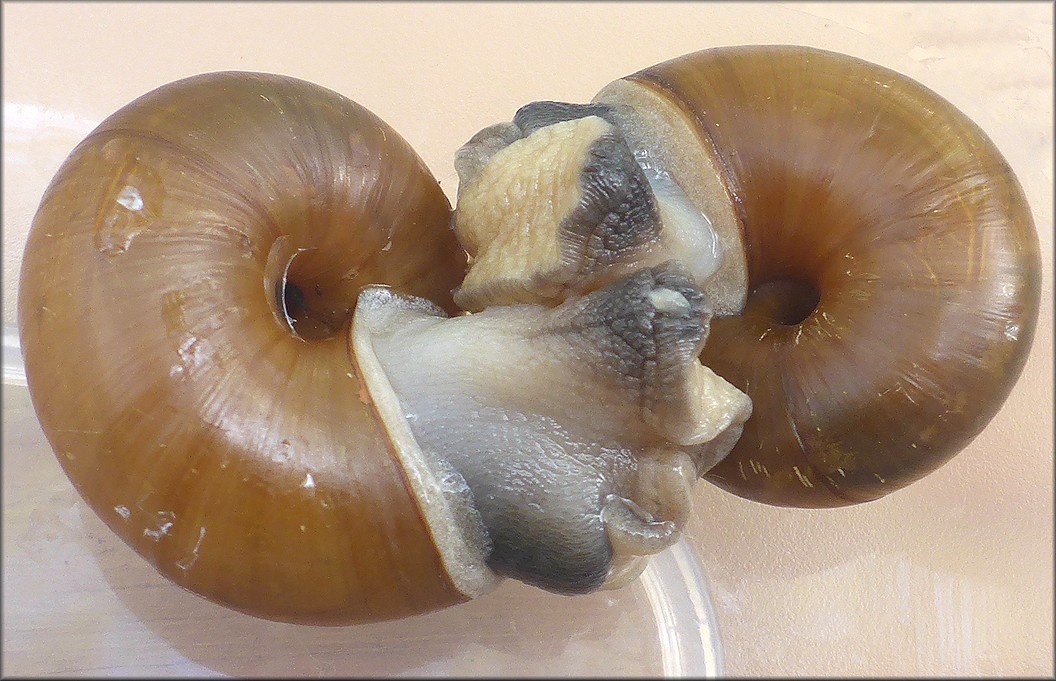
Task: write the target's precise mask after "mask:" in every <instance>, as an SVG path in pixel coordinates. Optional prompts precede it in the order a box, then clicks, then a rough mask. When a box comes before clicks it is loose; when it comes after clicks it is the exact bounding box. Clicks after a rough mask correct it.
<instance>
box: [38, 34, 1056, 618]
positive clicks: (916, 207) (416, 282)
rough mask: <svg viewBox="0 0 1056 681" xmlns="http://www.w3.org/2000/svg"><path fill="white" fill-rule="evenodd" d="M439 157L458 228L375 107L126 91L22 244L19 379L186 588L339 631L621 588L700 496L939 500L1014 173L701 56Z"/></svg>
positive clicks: (1009, 338)
mask: <svg viewBox="0 0 1056 681" xmlns="http://www.w3.org/2000/svg"><path fill="white" fill-rule="evenodd" d="M455 165H456V169H457V171H458V173H459V177H460V186H459V198H458V205H457V209H456V211H455V212H454V222H453V224H454V227H455V230H454V231H453V230H452V229H451V228H450V227H451V224H452V212H451V208H450V205H449V204H448V202H447V200H446V198H445V197H444V195H443V192H442V191H441V190H440V189H439V186H438V185H437V183H436V181H435V180H434V179H433V177H432V175H431V174H430V173H429V171H428V169H426V168H425V166H424V164H423V163H422V161H421V160H420V159H419V158H418V157H417V155H415V153H414V152H413V150H411V149H410V147H409V146H408V145H407V144H406V142H405V141H404V140H403V139H402V138H400V136H399V135H398V134H397V133H396V132H395V131H393V130H392V129H391V128H389V127H388V126H387V125H386V124H385V123H384V122H382V121H380V120H379V119H378V118H376V117H375V116H373V115H372V114H370V113H369V112H367V111H366V110H364V109H363V108H362V107H359V106H358V105H356V104H354V103H353V102H351V101H349V100H347V99H345V98H344V97H341V96H340V95H337V94H336V93H333V92H331V91H329V90H326V89H324V88H320V87H318V86H314V85H311V84H309V83H305V82H303V81H299V80H296V79H292V78H286V77H281V76H274V75H265V74H254V73H234V72H232V73H216V74H207V75H202V76H196V77H193V78H188V79H185V80H182V81H179V82H176V83H172V84H169V85H166V86H163V87H161V88H159V89H157V90H155V91H153V92H151V93H148V94H146V95H144V96H143V97H140V98H139V99H137V100H135V101H134V102H132V103H131V104H129V105H128V106H126V107H124V108H123V109H121V110H119V111H118V112H117V113H115V114H114V115H113V116H111V117H110V118H108V119H107V120H106V121H104V122H103V123H102V124H101V125H100V126H99V127H98V128H97V129H96V130H95V131H93V132H92V133H91V134H90V135H89V136H88V138H87V139H85V140H84V142H82V143H81V144H80V145H79V146H78V147H77V148H76V149H75V150H74V151H73V153H72V154H71V155H70V157H69V158H68V159H67V160H66V162H65V163H64V164H63V166H62V168H61V169H60V170H59V172H58V173H57V175H56V177H55V179H54V180H53V181H52V184H51V186H50V187H49V188H48V190H47V192H46V194H45V196H44V198H43V200H42V202H41V206H40V209H39V210H38V213H37V215H36V217H35V219H34V223H33V226H32V229H31V232H30V235H29V239H28V242H27V247H26V253H25V257H24V260H23V270H22V279H21V288H20V294H19V326H20V332H21V336H22V348H23V352H24V355H25V363H26V372H27V378H28V382H29V387H30V392H31V396H32V399H33V403H34V406H35V408H36V410H37V413H38V416H39V418H40V421H41V425H42V427H43V429H44V432H45V434H46V435H47V437H48V440H49V442H50V443H51V445H52V447H53V448H54V450H55V452H56V454H57V456H58V460H59V462H60V463H61V465H62V466H63V469H64V470H65V472H66V473H67V475H68V476H69V477H70V479H71V481H72V482H73V483H74V485H75V486H76V488H77V490H78V491H79V493H80V494H81V495H82V497H84V499H85V500H86V501H87V502H88V504H89V505H90V506H91V508H92V509H93V510H94V511H95V512H96V513H97V514H98V515H99V516H100V518H102V519H103V521H104V522H105V523H106V524H107V525H108V526H109V527H110V528H111V529H112V530H114V531H115V532H116V533H117V534H118V535H119V536H121V538H122V539H123V540H124V541H125V542H126V543H128V544H129V545H130V546H131V547H132V548H133V549H135V550H136V551H137V552H138V553H139V554H141V555H142V556H143V557H144V558H146V559H147V560H148V561H150V562H151V564H153V565H154V566H155V567H156V568H157V569H158V570H159V571H160V572H161V573H162V574H164V575H165V576H166V577H168V578H169V579H171V580H172V581H174V582H175V583H177V584H179V585H181V586H183V587H185V588H188V589H190V590H192V591H194V592H196V593H198V594H201V595H203V596H205V597H207V598H209V599H211V600H214V601H216V602H218V603H221V604H223V605H226V606H229V607H232V608H235V609H238V610H241V611H243V612H247V613H250V614H253V615H257V616H261V617H266V618H271V619H279V620H284V621H292V622H308V623H323V624H340V623H350V622H361V621H370V620H378V619H387V618H396V617H403V616H407V615H410V614H414V613H421V612H428V611H431V610H435V609H437V608H441V607H445V606H448V605H452V604H454V603H458V602H460V601H464V600H466V599H469V598H472V597H475V596H479V595H481V594H483V593H485V592H487V591H488V590H490V589H491V588H492V587H493V586H494V585H495V583H496V582H497V581H498V580H500V579H502V578H504V577H515V578H518V579H522V580H524V581H526V582H529V583H531V584H535V585H538V586H540V587H542V588H545V589H549V590H551V591H556V592H559V593H570V594H571V593H584V592H589V591H593V590H595V589H598V588H603V587H615V586H619V585H621V584H624V583H626V582H628V581H630V580H631V579H633V578H634V577H635V576H636V575H637V574H638V573H639V572H640V571H641V570H642V569H643V567H644V565H645V560H646V557H647V556H648V555H650V554H653V553H656V552H657V551H660V550H663V548H665V547H666V546H669V545H670V544H671V543H672V542H674V541H675V540H676V539H677V537H678V534H679V531H680V529H681V527H682V525H683V523H684V522H685V521H686V519H687V517H688V515H689V512H690V508H691V503H692V502H691V499H692V487H693V484H694V483H695V481H696V480H697V479H698V478H699V477H702V476H703V477H705V478H707V479H710V480H712V481H714V482H717V483H719V484H720V485H722V486H723V487H725V488H727V489H730V490H732V491H734V492H736V493H738V494H742V495H744V496H748V497H750V498H756V499H758V500H761V501H766V502H770V503H778V504H793V505H835V504H842V503H849V502H852V501H863V500H867V499H870V498H875V497H876V496H879V495H881V494H883V493H885V492H887V491H891V490H893V489H896V488H897V487H899V486H902V485H904V484H907V483H908V482H910V481H912V480H913V479H916V478H917V477H920V476H921V475H923V474H925V473H926V472H927V471H928V470H931V469H933V468H934V467H936V466H937V465H939V464H941V463H942V462H943V461H944V460H945V459H947V458H948V457H949V456H952V454H953V453H955V452H956V451H957V450H958V449H959V448H960V447H962V446H963V445H964V444H965V443H966V442H967V441H968V440H970V439H971V438H972V437H973V436H974V435H975V434H976V433H978V432H979V430H981V429H982V427H983V426H985V424H986V422H987V421H988V420H989V418H990V417H991V416H992V415H993V413H994V412H995V411H996V409H997V408H998V406H999V405H1000V404H1001V402H1002V401H1003V399H1004V397H1005V396H1006V395H1007V393H1008V391H1009V390H1010V389H1011V385H1012V384H1013V383H1014V381H1015V378H1016V376H1017V375H1018V372H1019V370H1020V368H1021V367H1022V363H1023V361H1024V358H1025V355H1026V351H1027V349H1028V348H1029V344H1030V340H1031V337H1032V334H1033V328H1034V320H1035V317H1036V314H1037V305H1038V288H1039V287H1038V270H1039V267H1040V265H1039V259H1038V253H1037V250H1038V247H1037V238H1036V235H1035V234H1034V231H1033V225H1032V223H1031V220H1030V213H1029V210H1028V209H1027V207H1026V204H1025V201H1024V200H1023V197H1022V192H1021V190H1020V189H1019V186H1018V184H1017V183H1016V181H1015V178H1014V177H1013V176H1012V174H1011V172H1010V171H1009V170H1008V168H1007V165H1005V164H1004V162H1003V160H1002V159H1001V157H1000V155H999V154H998V152H997V151H996V150H995V149H994V148H993V145H992V144H991V143H990V142H989V141H988V140H987V139H986V137H985V135H983V134H982V132H981V131H979V130H978V128H976V127H975V126H974V125H973V124H971V123H970V122H969V121H967V120H966V119H965V118H964V117H963V115H961V114H960V113H959V112H957V111H956V110H954V109H953V107H951V106H950V105H949V104H947V103H945V102H944V101H943V100H941V99H940V98H939V97H937V96H936V95H934V94H933V93H931V92H929V91H927V90H925V89H924V88H922V87H921V86H920V85H918V84H916V83H913V82H912V81H909V80H907V79H906V78H904V77H902V76H898V75H897V74H894V73H892V72H890V71H887V70H884V69H881V68H879V67H876V66H873V65H869V64H865V63H863V62H860V61H858V60H854V59H850V58H847V57H842V56H838V55H833V54H830V53H824V52H819V51H816V50H809V49H804V48H736V49H735V48H722V49H719V50H712V51H706V52H702V53H698V54H695V55H690V56H688V57H685V58H682V59H679V60H674V61H672V62H668V63H665V64H662V65H660V66H657V67H654V68H653V69H649V70H646V71H643V72H641V73H639V74H636V75H634V76H631V77H629V78H628V79H625V80H621V81H617V82H616V83H613V84H612V85H610V86H608V87H607V88H605V89H604V90H603V91H602V92H601V94H600V95H599V96H598V98H597V100H596V101H595V102H594V103H592V104H588V105H566V104H557V103H537V104H532V105H529V106H527V107H525V108H524V109H522V110H521V111H520V112H518V113H517V114H516V115H515V116H514V117H513V120H512V122H510V123H502V124H498V125H496V126H491V127H489V128H487V129H486V130H483V131H481V133H480V134H478V135H476V136H475V137H474V138H473V139H472V140H471V141H470V142H469V143H468V144H467V145H466V146H465V147H463V149H461V150H460V151H459V152H458V154H457V157H456V161H455ZM467 252H468V255H469V262H467V259H466V256H467ZM844 273H845V274H844ZM865 357H868V361H866V360H865V359H863V358H865ZM742 431H743V434H742ZM731 450H732V451H731Z"/></svg>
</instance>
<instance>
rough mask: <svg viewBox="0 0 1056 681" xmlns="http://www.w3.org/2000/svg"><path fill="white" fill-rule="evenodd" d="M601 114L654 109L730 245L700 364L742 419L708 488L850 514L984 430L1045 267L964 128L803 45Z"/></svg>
mask: <svg viewBox="0 0 1056 681" xmlns="http://www.w3.org/2000/svg"><path fill="white" fill-rule="evenodd" d="M628 93H629V95H628ZM628 100H631V101H630V102H628ZM597 101H602V102H608V103H610V104H611V103H617V102H624V103H633V104H635V105H639V106H641V105H646V106H647V105H648V104H647V103H659V104H658V105H657V108H654V109H653V111H659V110H661V109H663V111H662V113H657V114H656V115H658V116H661V117H669V119H670V120H676V119H677V120H678V121H679V123H677V124H680V125H685V126H686V128H687V129H688V130H691V131H692V134H693V135H694V136H695V137H696V138H697V140H698V141H699V144H700V145H702V147H703V149H704V150H705V151H706V152H707V154H708V155H709V156H711V157H712V159H714V165H715V167H716V169H717V174H718V177H719V179H720V181H721V184H722V187H723V188H724V189H725V192H726V193H727V194H728V196H729V201H730V205H731V206H732V210H733V212H734V213H735V217H736V221H737V224H738V226H739V227H740V229H741V230H742V231H743V239H744V251H745V254H746V257H747V270H748V291H749V296H748V299H747V304H746V306H745V308H744V310H743V312H742V313H741V314H738V315H730V316H723V317H721V318H720V317H716V318H715V319H714V320H713V322H712V331H711V336H710V337H709V340H708V343H707V345H706V346H705V348H704V351H703V354H702V357H701V359H702V361H703V363H704V364H706V365H707V366H709V367H711V368H712V369H713V370H714V371H715V372H716V373H718V374H719V375H720V376H723V377H724V378H725V379H726V380H728V381H730V382H731V383H733V384H734V385H735V386H737V387H738V388H740V389H741V390H744V391H745V392H747V393H748V395H749V396H750V397H751V398H752V402H753V404H754V413H753V418H752V419H750V420H749V421H748V422H747V423H746V424H745V428H744V433H743V435H742V437H741V438H740V440H739V441H738V443H737V445H736V446H735V447H734V449H733V451H732V453H731V454H730V455H729V456H728V457H726V458H725V459H724V460H723V461H722V462H720V463H719V464H718V465H717V466H716V467H715V468H713V469H712V470H711V471H709V472H708V473H707V475H706V478H707V479H708V480H710V481H712V482H714V483H716V484H718V485H719V486H721V487H723V488H724V489H727V490H729V491H732V492H734V493H736V494H738V495H741V496H744V497H748V498H751V499H756V500H760V501H765V502H769V503H773V504H778V505H791V506H838V505H844V504H849V503H854V502H861V501H867V500H870V499H875V498H877V497H880V496H883V495H884V494H887V493H889V492H891V491H894V490H896V489H898V488H900V487H903V486H905V485H907V484H909V483H910V482H912V481H914V480H916V479H918V478H920V477H921V476H923V475H925V474H927V473H928V472H930V471H932V470H934V469H935V468H937V467H939V466H940V465H942V464H943V463H944V462H945V461H947V460H948V459H949V458H950V457H951V456H953V455H954V454H955V453H956V452H958V451H959V450H960V449H961V448H963V447H964V446H965V445H966V444H967V443H968V442H969V441H970V440H971V439H972V438H974V437H975V436H976V435H977V434H978V433H979V432H980V431H981V430H982V429H983V428H984V427H985V425H986V424H987V423H988V422H989V420H990V419H991V418H992V417H993V416H994V414H995V413H996V412H997V410H998V409H999V407H1000V406H1001V404H1002V403H1003V402H1004V400H1005V398H1006V397H1007V395H1008V393H1009V392H1010V391H1011V389H1012V386H1013V384H1014V383H1015V381H1016V379H1017V378H1018V376H1019V373H1020V371H1021V369H1022V367H1023V364H1024V362H1025V361H1026V357H1027V353H1028V350H1029V348H1030V345H1031V340H1032V338H1033V334H1034V328H1035V323H1036V319H1037V314H1038V305H1039V296H1040V257H1039V251H1038V238H1037V234H1036V231H1035V229H1034V224H1033V220H1032V217H1031V213H1030V209H1029V207H1028V205H1027V202H1026V199H1025V197H1024V195H1023V191H1022V189H1021V187H1020V185H1019V183H1018V181H1017V180H1016V178H1015V176H1014V174H1013V172H1012V170H1011V169H1010V168H1009V166H1008V164H1007V163H1006V161H1005V160H1004V158H1003V157H1002V156H1001V154H1000V152H999V151H998V150H997V149H996V147H995V146H994V145H993V143H992V142H991V141H990V140H989V139H988V138H987V136H986V135H985V134H984V133H983V131H982V130H980V128H979V127H978V126H977V125H975V124H974V123H973V122H972V121H970V120H969V119H968V118H967V117H966V116H965V115H964V114H962V113H961V112H960V111H958V110H957V109H955V108H954V107H953V106H952V105H951V104H949V103H948V102H946V101H945V100H943V99H942V98H941V97H939V96H938V95H936V94H935V93H933V92H931V91H930V90H928V89H926V88H925V87H923V86H922V85H920V84H919V83H916V82H915V81H913V80H911V79H909V78H906V77H904V76H901V75H899V74H897V73H895V72H893V71H890V70H888V69H885V68H882V67H879V66H876V65H873V64H869V63H867V62H863V61H861V60H858V59H855V58H852V57H848V56H844V55H838V54H834V53H831V52H824V51H820V50H814V49H805V48H799V47H736V48H720V49H714V50H706V51H703V52H699V53H695V54H691V55H687V56H684V57H681V58H678V59H674V60H671V61H668V62H665V63H663V64H660V65H657V66H654V67H652V68H648V69H645V70H643V71H641V72H639V73H636V74H634V75H632V76H630V77H628V78H627V79H625V80H624V81H622V82H620V83H617V84H614V85H613V86H610V87H609V88H607V89H606V90H605V91H604V92H603V93H602V95H601V96H600V97H599V98H598V99H597ZM675 165H677V163H676V164H675ZM676 179H677V177H676ZM772 282H778V283H776V284H775V283H772ZM781 282H785V283H781ZM815 302H816V308H814V303H815ZM797 308H798V309H797ZM812 308H814V309H813V310H812ZM804 315H806V316H805V318H804ZM800 320H802V321H800Z"/></svg>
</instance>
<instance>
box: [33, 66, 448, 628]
mask: <svg viewBox="0 0 1056 681" xmlns="http://www.w3.org/2000/svg"><path fill="white" fill-rule="evenodd" d="M449 215H450V205H449V203H448V201H447V199H446V197H445V196H444V194H443V192H442V191H441V189H440V188H439V186H438V185H437V183H436V181H435V180H434V179H433V178H432V176H431V175H430V174H429V172H428V170H427V169H426V168H425V166H424V164H423V163H422V162H421V160H420V159H419V158H418V157H417V155H416V154H415V153H414V151H413V150H412V149H411V148H410V147H409V146H408V145H407V143H406V142H405V141H404V140H403V139H402V138H400V137H399V135H397V134H396V133H395V132H394V131H393V130H392V129H391V128H389V127H388V126H387V125H386V124H385V123H383V122H382V121H381V120H380V119H378V118H376V117H375V116H374V115H373V114H371V113H369V112H367V111H366V110H364V109H363V108H361V107H359V106H358V105H356V104H354V103H352V102H350V101H349V100H347V99H345V98H344V97H341V96H340V95H337V94H336V93H333V92H331V91H329V90H325V89H323V88H321V87H318V86H315V85H312V84H309V83H306V82H303V81H298V80H295V79H292V78H286V77H280V76H273V75H263V74H247V73H214V74H208V75H203V76H197V77H193V78H189V79H186V80H183V81H179V82H176V83H173V84H169V85H166V86H163V87H161V88H159V89H157V90H155V91H153V92H151V93H149V94H147V95H144V96H143V97H141V98H139V99H137V100H136V101H134V102H133V103H131V104H130V105H128V106H127V107H125V108H123V109H122V110H120V111H119V112H118V113H116V114H114V115H113V116H111V117H109V118H108V119H107V120H105V121H104V122H103V123H102V124H101V125H100V126H99V127H98V128H97V129H96V130H95V131H94V132H93V133H91V134H90V135H89V137H88V138H87V139H86V140H84V142H82V143H81V144H80V145H79V146H78V147H77V148H76V149H75V150H74V151H73V153H72V154H71V155H70V157H69V158H68V159H67V160H66V162H65V163H64V165H63V166H62V168H61V169H60V170H59V172H58V174H57V175H56V177H55V178H54V180H53V181H52V183H51V185H50V186H49V188H48V190H47V192H46V194H45V196H44V198H43V200H42V203H41V206H40V209H39V212H38V213H37V215H36V217H35V219H34V222H33V226H32V229H31V232H30V234H29V238H28V244H27V247H26V252H25V258H24V262H23V267H22V276H21V289H20V300H19V325H20V330H21V341H22V348H23V353H24V356H25V364H26V373H27V376H28V379H29V388H30V393H31V396H32V400H33V403H34V406H35V408H36V411H37V413H38V415H39V418H40V421H41V425H42V427H43V429H44V432H45V434H46V435H47V437H48V439H49V441H50V443H51V445H52V447H53V448H54V450H55V452H56V453H57V455H58V460H59V462H60V463H61V464H62V467H63V469H64V470H65V471H66V473H67V475H68V476H69V478H70V479H71V480H72V481H73V483H74V484H75V486H76V487H77V489H78V491H79V492H80V494H81V495H82V496H83V497H84V499H85V500H86V501H87V502H88V503H89V505H90V506H91V507H92V508H93V510H95V512H96V513H97V514H98V515H99V517H100V518H102V519H103V521H104V522H105V523H106V524H107V525H108V526H109V527H110V528H111V529H112V530H113V531H114V532H116V533H117V534H118V535H119V536H121V537H122V539H123V540H124V541H125V542H126V543H128V544H129V545H130V546H131V547H132V548H133V549H135V550H136V551H137V552H138V553H139V554H141V555H142V556H144V557H145V558H146V559H147V560H148V561H150V562H151V563H152V564H153V565H154V566H155V567H156V568H157V569H158V570H159V571H160V572H161V573H162V574H164V575H165V576H167V577H168V578H170V579H171V580H173V581H174V582H176V583H177V584H179V585H181V586H184V587H186V588H188V589H190V590H192V591H194V592H196V593H199V594H202V595H205V596H207V597H208V598H210V599H212V600H215V601H218V602H221V603H224V604H225V605H228V606H230V607H233V608H236V609H238V610H242V611H244V612H248V613H250V614H253V615H257V616H261V617H265V618H272V619H282V620H287V621H295V622H312V623H319V624H336V623H345V622H350V621H365V620H378V619H390V618H394V617H401V616H405V615H408V614H412V613H418V612H424V611H428V610H433V609H437V608H440V607H444V606H446V605H450V604H452V603H456V602H459V601H462V600H465V599H466V596H465V595H464V594H462V593H460V592H459V591H458V590H457V589H456V588H455V587H454V586H453V585H452V583H451V581H450V579H449V578H448V577H447V576H446V575H445V572H444V570H442V569H441V565H440V557H439V556H438V553H437V549H436V547H435V546H434V542H433V541H432V537H431V535H430V533H429V531H428V528H427V527H426V525H425V524H424V523H423V519H422V517H421V514H420V512H419V511H418V509H417V506H416V504H415V502H414V499H413V498H412V496H411V494H410V493H409V491H408V488H407V486H406V481H405V479H404V476H405V474H404V472H403V471H402V470H401V469H400V468H399V466H397V465H396V462H395V460H394V458H393V456H392V455H391V453H390V449H391V444H390V443H389V441H388V437H387V436H386V434H385V433H384V430H383V428H382V427H381V426H380V425H379V424H378V423H377V420H376V415H375V414H374V407H373V405H372V404H371V401H370V399H369V398H368V397H367V396H366V395H365V394H364V392H363V388H362V382H361V381H360V379H359V378H358V376H357V375H356V374H355V372H354V367H353V365H352V363H351V362H350V361H349V357H348V350H347V347H346V346H347V340H346V335H345V334H344V333H343V332H341V331H342V327H347V316H348V315H349V313H350V311H351V308H352V307H353V306H354V305H355V301H356V296H357V295H358V293H359V290H360V289H361V288H362V287H363V286H364V285H365V284H373V283H386V284H389V285H391V286H392V287H394V290H399V291H403V292H406V293H408V294H414V295H418V296H423V297H428V298H429V299H431V300H433V301H435V302H436V303H437V304H439V305H442V306H443V307H444V308H445V309H447V310H452V311H453V310H454V307H453V305H452V303H451V298H450V291H451V289H452V288H454V287H455V286H456V285H457V283H458V281H459V280H460V279H461V277H462V275H463V272H464V267H465V256H464V254H463V252H462V250H461V249H460V248H459V247H458V244H457V242H456V241H455V239H454V238H453V236H452V235H451V233H450V229H449ZM294 256H296V257H294ZM291 258H292V262H291ZM284 278H288V281H289V283H291V284H295V287H296V290H297V291H298V292H299V295H294V296H292V298H293V300H290V302H291V303H294V302H298V300H299V299H301V298H303V301H304V305H302V306H300V309H298V310H287V312H293V313H294V314H296V315H299V317H300V321H298V322H297V325H298V326H299V327H302V328H303V329H304V331H305V335H306V337H308V338H309V339H310V340H304V339H302V338H299V337H297V336H295V335H294V334H293V333H291V331H290V329H289V328H287V326H286V325H285V321H284V319H285V315H284V314H282V310H281V309H280V307H277V304H276V297H275V295H274V291H275V290H276V287H278V288H279V289H280V290H281V289H282V286H283V281H284ZM292 288H293V287H288V288H287V290H288V291H289V290H291V289H292ZM285 297H286V298H287V299H291V296H285ZM291 306H293V305H291ZM304 306H307V309H304Z"/></svg>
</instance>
